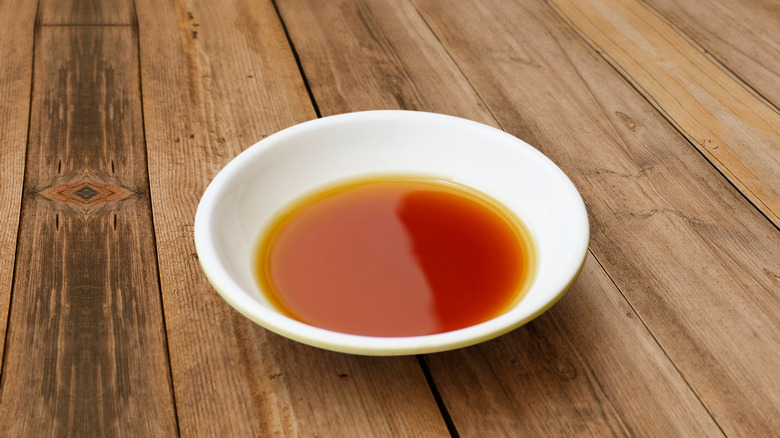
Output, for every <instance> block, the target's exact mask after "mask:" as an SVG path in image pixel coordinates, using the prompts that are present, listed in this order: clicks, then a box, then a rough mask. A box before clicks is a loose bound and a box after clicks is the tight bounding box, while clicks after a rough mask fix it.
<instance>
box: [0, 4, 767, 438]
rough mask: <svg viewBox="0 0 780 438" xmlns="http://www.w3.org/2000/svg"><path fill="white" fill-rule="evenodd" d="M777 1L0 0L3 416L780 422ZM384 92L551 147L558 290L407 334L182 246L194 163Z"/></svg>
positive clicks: (42, 422) (687, 425)
mask: <svg viewBox="0 0 780 438" xmlns="http://www.w3.org/2000/svg"><path fill="white" fill-rule="evenodd" d="M779 23H780V6H779V5H778V3H777V1H776V0H750V1H744V2H736V1H727V0H688V1H685V2H678V1H677V0H515V1H503V0H473V1H446V0H365V1H361V0H340V1H306V0H275V1H269V0H219V1H216V0H215V1H207V0H200V1H186V0H159V1H152V0H136V1H135V3H133V2H132V1H130V0H124V1H119V0H104V1H101V0H80V1H76V0H71V1H68V0H40V1H39V2H38V1H34V0H32V1H27V0H0V169H2V172H0V187H1V188H2V191H1V192H0V220H1V222H0V248H2V249H1V250H0V315H2V316H1V317H0V340H3V342H2V343H0V348H1V349H2V382H1V384H2V386H1V389H2V393H1V398H0V435H2V436H14V437H16V436H49V435H57V436H59V435H76V436H120V435H122V436H125V435H127V436H141V437H150V436H174V435H182V436H219V437H225V436H236V437H247V436H271V435H281V436H303V437H310V436H320V437H326V436H328V437H331V436H332V437H345V436H355V437H373V436H377V437H381V436H387V437H395V436H425V437H428V436H448V435H453V436H457V435H460V436H464V437H466V436H469V437H496V436H532V437H536V436H574V435H592V436H599V437H600V436H607V435H638V436H658V437H660V436H686V435H687V436H719V435H729V436H745V437H758V436H778V435H779V434H780V232H779V231H778V226H780V111H779V110H778V106H780V36H778V35H780V32H779V31H780V26H779V25H778V24H779ZM397 108H402V109H408V110H423V111H432V112H440V113H445V114H452V115H456V116H460V117H465V118H469V119H473V120H476V121H479V122H482V123H486V124H488V125H492V126H497V127H500V128H501V129H503V130H505V131H507V132H509V133H511V134H513V135H516V136H517V137H519V138H521V139H523V140H525V141H527V142H528V143H530V144H532V145H533V146H534V147H537V148H538V149H539V150H541V151H542V152H544V153H545V154H546V155H548V156H549V157H550V158H551V159H552V160H553V161H555V162H556V163H557V164H558V165H559V166H560V167H561V168H563V169H564V171H566V172H567V174H568V175H569V176H570V178H571V179H572V180H573V181H574V183H575V184H576V186H577V187H578V189H579V190H580V192H581V193H582V195H583V198H584V199H585V202H586V204H587V207H588V210H589V216H590V221H591V246H590V252H589V255H588V258H587V261H586V263H585V268H584V271H583V272H582V275H581V276H580V278H579V280H578V281H577V282H576V284H575V285H574V287H573V288H572V289H571V290H570V291H569V293H568V294H567V295H566V296H565V297H564V299H563V300H561V301H560V302H559V303H558V304H557V305H556V306H555V307H553V308H552V309H551V310H550V311H548V312H547V313H545V314H544V315H542V316H540V317H539V318H537V319H536V320H534V321H533V322H531V323H530V324H527V325H526V326H524V327H521V328H520V329H518V330H515V331H513V332H511V333H510V334H507V335H505V336H502V337H500V338H498V339H495V340H493V341H489V342H486V343H484V344H481V345H478V346H474V347H470V348H465V349H461V350H456V351H451V352H446V353H438V354H431V355H425V356H418V357H414V356H410V357H389V358H378V357H360V356H351V355H345V354H339V353H332V352H328V351H323V350H319V349H316V348H312V347H308V346H305V345H300V344H298V343H295V342H292V341H289V340H287V339H285V338H282V337H280V336H277V335H275V334H273V333H270V332H268V331H266V330H264V329H262V328H260V327H259V326H257V325H255V324H253V323H251V322H250V321H249V320H247V319H245V318H244V317H242V316H240V315H239V314H238V313H237V312H236V311H234V310H233V309H232V308H230V307H229V306H228V305H227V304H226V303H225V302H224V301H223V300H222V299H221V298H220V297H219V296H218V295H217V294H216V293H215V292H214V290H213V289H212V288H211V287H210V285H209V283H208V282H207V280H206V278H205V277H204V275H203V273H202V271H201V269H200V266H199V264H198V260H197V255H196V252H195V247H194V243H193V238H192V224H193V217H194V213H195V209H196V206H197V204H198V200H199V197H200V195H201V193H202V192H203V190H204V189H205V187H206V186H207V184H208V183H209V181H210V180H211V179H212V178H213V177H214V175H215V174H216V173H217V172H218V171H219V169H220V168H221V167H222V166H224V165H225V164H226V163H227V162H228V161H229V160H230V159H231V158H232V157H234V156H235V155H236V154H238V153H239V152H240V151H241V150H242V149H244V148H246V147H248V146H250V145H251V144H253V143H255V142H256V141H258V140H260V139H262V138H264V137H266V136H268V135H270V134H271V133H273V132H276V131H278V130H280V129H283V128H285V127H288V126H291V125H294V124H296V123H299V122H303V121H305V120H308V119H313V118H315V117H320V116H327V115H332V114H338V113H343V112H349V111H360V110H370V109H397ZM367 146H368V147H370V145H367Z"/></svg>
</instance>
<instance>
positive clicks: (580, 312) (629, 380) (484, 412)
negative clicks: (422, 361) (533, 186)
mask: <svg viewBox="0 0 780 438" xmlns="http://www.w3.org/2000/svg"><path fill="white" fill-rule="evenodd" d="M426 360H427V362H428V364H429V366H430V369H431V371H432V373H433V374H434V376H435V380H436V384H437V386H438V387H439V388H440V392H441V395H442V398H443V399H444V400H445V402H446V404H447V408H448V409H449V411H450V413H451V414H452V416H453V420H454V422H455V425H456V426H457V428H458V432H459V433H460V435H461V436H464V437H482V436H597V437H598V436H720V435H722V433H721V431H720V430H719V429H718V427H717V425H716V424H715V422H714V421H713V420H712V418H710V416H709V414H708V413H707V411H706V410H705V409H704V407H703V406H702V405H701V403H700V401H699V400H698V399H697V398H696V397H695V396H694V395H693V393H692V392H691V390H690V388H689V387H688V386H687V385H686V383H685V381H684V380H683V379H682V377H681V376H680V375H679V373H678V371H677V370H676V369H675V367H674V365H673V364H672V363H671V362H669V360H668V358H667V357H666V355H665V354H664V351H663V349H662V348H661V347H659V345H658V344H657V343H656V341H655V339H654V338H653V336H652V335H651V334H650V332H648V331H647V328H646V327H645V326H644V324H643V323H642V320H641V319H640V318H638V317H637V315H636V313H635V312H634V309H632V308H631V305H630V304H629V303H627V302H626V300H625V298H624V297H623V296H622V295H621V294H620V291H619V290H617V288H616V287H615V286H614V285H613V284H611V282H610V279H609V277H608V276H607V275H606V273H605V272H604V270H603V268H602V267H601V266H600V265H599V264H598V262H597V261H596V260H595V259H594V258H593V257H592V256H590V257H588V259H587V261H586V263H585V267H584V269H583V272H582V274H581V275H580V278H579V279H578V280H577V282H576V283H575V285H574V286H573V287H572V289H571V290H570V291H569V292H568V293H567V295H566V296H565V297H564V298H563V299H562V300H561V301H560V302H558V303H557V304H556V305H555V306H554V307H553V308H552V309H550V310H549V311H548V312H547V313H545V314H544V315H542V316H540V317H539V318H537V319H536V320H534V321H533V322H531V323H530V324H527V325H525V326H523V327H521V328H519V329H517V330H515V331H513V332H511V333H509V334H507V335H505V336H502V337H500V338H498V339H495V340H493V341H490V342H487V343H484V344H480V345H478V346H474V347H470V348H467V349H461V350H455V351H452V352H447V353H440V354H434V355H429V356H427V357H426ZM463 382H469V385H468V386H464V385H463ZM474 406H479V409H478V410H475V409H474Z"/></svg>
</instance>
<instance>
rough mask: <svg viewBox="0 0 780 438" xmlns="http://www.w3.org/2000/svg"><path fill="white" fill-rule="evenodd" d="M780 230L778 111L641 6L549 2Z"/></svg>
mask: <svg viewBox="0 0 780 438" xmlns="http://www.w3.org/2000/svg"><path fill="white" fill-rule="evenodd" d="M548 2H549V4H550V5H551V7H553V8H554V9H555V11H556V12H557V13H558V14H559V15H561V17H562V18H563V19H564V20H566V22H567V23H569V25H570V26H572V27H573V28H574V29H575V30H576V31H577V32H578V34H579V35H580V36H581V37H582V38H584V39H585V40H586V41H588V43H589V44H590V45H591V46H593V47H594V48H595V49H596V50H597V51H598V52H599V53H601V54H602V56H604V58H605V59H606V60H607V61H608V62H609V63H610V64H611V65H612V66H613V67H614V68H615V69H617V70H618V71H619V72H620V73H621V75H623V77H625V78H626V80H628V81H629V82H630V83H631V84H632V85H634V86H635V87H636V88H637V90H639V91H640V92H641V93H642V94H643V95H644V96H645V97H646V98H647V99H648V101H650V102H652V104H653V106H655V107H656V109H658V111H659V112H661V113H662V114H664V116H665V117H666V118H667V119H668V120H669V122H670V123H672V124H673V125H674V126H675V127H677V129H678V130H679V131H680V132H681V133H682V134H683V135H685V137H686V138H687V139H688V140H689V141H690V142H691V144H693V145H694V146H695V147H696V148H697V149H698V150H699V151H700V152H701V153H702V154H704V155H705V156H706V157H707V158H708V159H709V160H710V162H712V164H713V165H715V166H716V167H717V168H718V169H719V170H720V171H721V172H722V173H723V174H724V175H726V177H727V178H728V179H729V180H730V181H731V182H732V184H734V186H735V187H737V188H738V189H739V190H740V191H741V192H742V193H743V194H745V196H747V197H748V199H750V200H751V202H753V203H754V204H755V205H756V207H758V208H759V209H760V210H761V211H762V212H763V213H764V214H765V215H766V216H767V217H768V218H769V219H770V220H771V221H773V222H774V224H775V226H777V227H780V111H779V110H778V109H777V108H774V107H773V106H772V105H771V104H770V103H769V102H767V101H766V100H764V99H763V98H761V97H760V96H758V95H756V94H755V93H753V92H752V90H750V88H749V87H748V86H747V85H746V84H744V83H742V82H741V81H740V80H739V79H738V78H736V77H735V76H734V75H733V74H731V72H729V71H728V70H727V69H726V68H725V67H723V66H722V65H721V64H720V63H719V62H717V61H716V60H714V59H713V58H712V57H708V56H706V54H705V53H703V52H704V50H703V49H702V48H701V46H698V45H697V44H695V43H693V42H692V41H691V40H690V39H689V38H688V37H687V36H686V35H684V34H682V33H680V32H678V30H677V29H676V28H674V27H673V26H672V25H671V24H670V23H669V22H668V21H666V20H664V18H663V17H661V16H660V15H658V13H657V12H656V11H654V10H653V9H651V8H649V7H648V6H647V5H646V4H645V3H642V2H641V1H639V0H588V1H584V2H573V1H570V0H548Z"/></svg>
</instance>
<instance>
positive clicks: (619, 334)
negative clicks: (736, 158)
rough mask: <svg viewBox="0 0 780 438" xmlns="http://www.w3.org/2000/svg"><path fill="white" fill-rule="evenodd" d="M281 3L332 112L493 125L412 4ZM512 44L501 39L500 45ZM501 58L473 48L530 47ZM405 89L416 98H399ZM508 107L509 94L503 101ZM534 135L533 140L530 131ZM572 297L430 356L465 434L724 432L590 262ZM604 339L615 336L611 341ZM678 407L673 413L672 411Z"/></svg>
mask: <svg viewBox="0 0 780 438" xmlns="http://www.w3.org/2000/svg"><path fill="white" fill-rule="evenodd" d="M278 4H279V8H280V11H281V13H282V18H283V19H284V21H285V24H286V26H287V27H288V29H289V31H290V34H291V37H292V40H293V43H294V45H295V48H296V50H297V51H298V54H299V56H300V59H301V62H302V64H303V67H304V70H305V71H306V74H307V79H308V81H309V83H310V84H311V86H312V90H313V93H314V96H315V98H316V100H317V103H318V105H319V108H320V110H321V111H322V112H323V113H324V114H327V113H330V112H334V111H350V110H353V109H377V108H388V107H389V108H406V107H404V106H403V105H404V104H407V103H409V104H410V105H413V108H416V109H423V110H433V109H435V110H440V109H441V108H442V106H441V104H440V103H439V102H441V101H446V105H448V106H447V107H446V108H447V110H448V111H451V112H452V113H454V114H455V115H459V116H462V117H467V118H472V119H476V120H480V121H487V122H488V123H489V124H492V125H494V126H495V125H496V122H495V121H494V120H492V119H491V116H490V114H489V113H488V112H487V111H486V109H485V107H484V106H483V105H482V104H481V100H480V98H479V96H477V95H476V93H475V92H474V90H473V88H472V86H471V84H469V82H468V81H466V80H465V78H464V77H463V76H462V75H461V74H459V73H458V68H457V67H456V66H455V65H454V64H453V63H452V61H451V59H450V58H449V55H448V54H447V52H446V51H444V50H443V48H442V47H441V45H440V44H439V42H438V41H437V39H436V37H435V36H434V35H432V34H431V33H430V32H429V31H428V28H427V25H426V23H425V22H424V21H423V20H421V18H420V16H419V14H418V13H417V12H416V11H415V10H414V8H413V7H412V6H411V5H409V4H406V5H405V6H404V5H402V4H398V3H396V2H390V1H386V2H380V1H374V2H371V3H370V4H368V3H364V2H360V1H341V2H328V3H325V2H319V3H314V4H313V3H310V2H305V1H303V0H298V1H295V0H285V1H279V2H278ZM444 7H445V8H449V7H452V5H451V4H450V5H447V6H444ZM469 14H470V13H469V12H466V15H464V17H468V16H469ZM479 26H486V23H484V22H483V23H479ZM341 29H349V32H348V33H347V32H342V31H341ZM453 29H456V28H453ZM470 31H471V32H476V29H470ZM475 34H476V33H473V34H469V33H467V34H464V35H463V37H464V38H469V39H470V38H473V36H472V35H475ZM369 35H370V37H369ZM504 41H505V38H503V37H502V38H501V39H499V40H498V42H497V44H501V43H502V42H504ZM366 54H370V55H366ZM495 55H496V57H495V58H487V57H486V54H485V53H480V54H473V56H474V58H473V59H474V62H477V63H479V62H483V63H485V64H484V68H486V69H488V70H490V69H492V68H495V66H494V65H493V64H494V63H496V62H513V61H511V60H509V59H508V58H511V57H514V56H518V57H522V56H523V53H522V51H521V49H520V46H517V45H511V46H505V47H503V48H502V52H501V53H500V54H498V53H496V54H495ZM517 61H519V62H522V61H523V59H522V58H519V59H517ZM398 71H403V72H404V76H403V79H402V80H398V81H397V84H396V85H395V88H385V87H384V84H386V77H388V76H391V77H392V75H393V74H394V73H395V72H398ZM420 78H424V79H420ZM336 84H350V86H349V87H346V86H339V85H336ZM512 84H514V86H516V84H517V82H513V83H512ZM355 90H357V91H355ZM399 95H402V96H414V99H411V98H405V99H398V98H397V96H399ZM442 96H446V98H443V97H442ZM488 96H490V97H491V98H492V97H494V96H495V95H494V94H489V95H488ZM635 99H636V97H635ZM511 102H512V98H511V97H510V98H508V99H507V105H509V104H511ZM407 109H408V108H407ZM526 133H527V134H529V136H527V137H533V131H527V132H526ZM570 293H571V294H572V295H574V296H573V297H571V298H565V299H564V301H563V302H562V303H559V304H558V305H557V306H559V307H560V308H558V307H556V308H554V310H553V311H551V313H550V314H549V315H546V316H544V317H542V318H540V319H539V320H538V321H536V322H534V323H532V324H530V325H528V326H527V327H524V328H522V329H520V330H517V331H516V332H513V333H512V334H510V335H507V336H504V337H502V338H500V339H498V340H495V341H493V342H490V343H487V344H485V345H483V346H477V347H472V348H469V349H464V350H459V351H455V352H451V353H442V354H435V355H430V356H427V357H426V361H427V362H428V363H429V364H430V367H431V372H432V373H433V376H434V378H435V380H436V382H437V384H438V387H439V388H440V390H441V393H442V396H443V399H444V403H445V404H446V406H447V408H448V409H449V411H450V413H451V414H452V418H453V421H454V424H455V426H456V428H457V430H458V432H459V433H460V434H461V435H462V436H508V435H510V436H511V435H517V434H526V435H529V436H541V435H544V436H550V435H558V436H566V435H570V434H572V433H574V432H579V433H584V432H590V433H591V434H592V435H594V436H602V435H606V434H609V433H615V434H619V433H627V431H631V430H633V431H645V433H648V434H652V432H656V433H657V434H658V435H662V434H663V433H670V434H685V433H687V434H696V433H705V434H710V435H712V434H717V433H718V430H717V428H716V427H715V425H714V422H713V421H712V420H711V418H710V417H709V415H708V413H707V412H706V410H705V409H704V408H703V407H702V406H701V404H700V403H699V401H698V400H697V398H696V396H695V394H693V393H692V392H691V391H690V389H689V388H688V386H687V384H686V383H685V381H684V380H683V379H682V377H681V376H680V375H679V374H678V373H677V371H676V369H675V368H674V366H673V364H672V363H670V362H669V360H668V359H667V357H666V356H665V354H664V352H663V350H662V349H660V348H659V347H658V345H657V344H656V343H655V340H654V339H653V337H652V336H651V335H650V333H649V332H648V331H647V330H646V329H645V327H644V325H643V324H642V322H641V320H639V318H637V317H636V315H635V314H634V312H633V310H632V309H631V308H630V305H628V303H626V301H625V300H624V299H622V297H621V296H620V292H619V291H618V290H616V288H615V286H614V284H613V283H612V282H611V281H610V279H609V277H608V276H607V275H606V274H605V273H604V271H603V270H601V268H600V267H599V266H598V264H597V263H595V262H594V259H593V258H589V259H588V263H587V264H586V268H585V270H584V273H583V274H582V278H581V279H580V280H579V282H578V283H577V285H576V286H575V288H574V290H573V291H572V292H570ZM605 338H609V339H610V342H609V343H606V344H605V343H604V339H605ZM521 367H522V370H521ZM518 373H521V374H518ZM637 394H642V397H637ZM670 405H673V406H675V409H674V410H670V409H668V406H670Z"/></svg>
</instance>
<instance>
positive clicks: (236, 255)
mask: <svg viewBox="0 0 780 438" xmlns="http://www.w3.org/2000/svg"><path fill="white" fill-rule="evenodd" d="M382 174H392V175H399V174H410V175H424V176H431V177H435V178H439V179H444V180H449V181H452V182H455V183H459V184H462V185H466V186H469V187H472V188H474V189H477V190H479V191H482V192H483V193H486V194H488V195H490V196H492V197H493V198H494V199H496V200H498V201H500V202H501V203H503V204H504V205H505V206H506V207H508V208H509V209H510V210H511V211H513V212H514V213H515V214H516V215H517V216H518V217H519V218H520V219H521V220H522V221H523V222H524V223H525V225H526V226H527V227H528V229H529V231H530V232H531V236H532V239H533V241H534V246H535V251H536V257H537V260H536V273H535V277H534V280H533V283H532V284H531V286H530V287H529V289H528V291H527V292H526V294H525V297H524V298H523V299H522V300H520V301H519V303H517V304H516V305H515V306H514V307H513V308H511V309H510V310H509V311H507V312H506V313H504V314H502V315H499V316H497V317H495V318H493V319H491V320H489V321H486V322H484V323H481V324H477V325H474V326H471V327H467V328H464V329H460V330H456V331H452V332H447V333H440V334H434V335H424V336H410V337H371V336H359V335H351V334H345V333H339V332H334V331H330V330H325V329H322V328H318V327H314V326H311V325H308V324H304V323H302V322H299V321H296V320H294V319H291V318H289V317H287V316H285V315H283V314H282V313H280V312H279V311H278V310H277V309H276V308H275V307H274V306H273V305H271V304H270V302H269V301H268V299H266V297H265V295H264V293H263V292H262V291H261V290H260V286H259V284H258V282H257V281H256V279H255V274H254V263H253V261H254V257H255V254H256V249H257V245H258V242H259V238H260V236H261V233H262V231H263V230H264V229H265V228H266V227H267V226H268V225H269V221H271V220H272V219H273V218H274V216H275V215H276V214H277V213H278V212H279V211H280V210H281V209H283V208H284V207H285V206H286V205H287V204H289V203H290V202H291V201H293V200H295V199H297V198H299V197H301V196H304V195H305V194H307V193H310V192H312V191H316V190H317V189H318V188H320V187H322V186H327V185H331V184H333V183H336V182H339V181H343V180H351V179H355V178H359V177H366V176H374V175H382ZM588 236H589V230H588V218H587V214H586V211H585V204H584V203H583V201H582V198H581V197H580V195H579V193H578V192H577V190H576V188H575V187H574V185H573V184H572V183H571V181H570V180H569V179H568V178H567V177H566V175H564V173H563V172H562V171H561V170H560V169H559V168H558V167H557V166H556V165H555V164H553V162H552V161H550V160H549V159H548V158H547V157H545V156H544V155H542V154H541V153H540V152H538V151H537V150H536V149H534V148H533V147H531V146H529V145H528V144H526V143H525V142H523V141H521V140H519V139H517V138H515V137H513V136H511V135H509V134H507V133H505V132H503V131H500V130H498V129H495V128H492V127H489V126H486V125H482V124H480V123H476V122H472V121H469V120H465V119H460V118H457V117H451V116H445V115H440V114H431V113H423V112H414V111H368V112H358V113H350V114H341V115H337V116H332V117H325V118H321V119H317V120H312V121H310V122H306V123H302V124H300V125H296V126H293V127H291V128H288V129H285V130H283V131H281V132H279V133H276V134H274V135H272V136H270V137H268V138H266V139H264V140H262V141H260V142H258V143H257V144H255V145H254V146H252V147H250V148H249V149H247V150H246V151H244V152H243V153H241V154H240V155H239V156H237V157H236V158H235V159H234V160H233V161H231V162H230V163H229V164H228V165H227V166H225V168H224V169H223V170H222V171H221V172H220V173H219V174H218V175H217V176H216V177H215V178H214V180H213V181H212V182H211V184H210V185H209V187H208V189H206V192H205V193H204V194H203V198H202V199H201V201H200V205H199V206H198V211H197V214H196V216H195V244H196V246H197V251H198V257H199V259H200V263H201V265H202V266H203V270H204V271H205V273H206V275H207V277H208V278H209V280H210V281H211V283H212V284H213V285H214V288H215V289H216V290H217V291H218V292H219V293H220V294H221V295H222V297H223V298H224V299H225V300H226V301H227V302H228V303H230V305H232V306H233V307H235V308H236V309H237V310H238V311H239V312H241V313H242V314H244V315H245V316H246V317H247V318H249V319H251V320H252V321H254V322H256V323H258V324H260V325H261V326H263V327H265V328H267V329H269V330H272V331H274V332H276V333H279V334H281V335H283V336H286V337H288V338H291V339H294V340H296V341H300V342H303V343H306V344H309V345H314V346H317V347H321V348H325V349H329V350H335V351H341V352H346V353H354V354H366V355H401V354H418V353H430V352H435V351H442V350H449V349H453V348H458V347H463V346H467V345H472V344H475V343H478V342H482V341H485V340H487V339H490V338H493V337H496V336H498V335H501V334H503V333H506V332H508V331H510V330H512V329H514V328H516V327H519V326H520V325H522V324H524V323H526V322H528V321H530V320H531V319H533V318H535V317H536V316H538V315H540V314H541V313H542V312H544V311H545V310H547V309H548V308H549V307H550V306H552V305H553V304H554V303H555V302H556V301H557V300H558V299H560V298H561V296H563V294H564V293H565V292H566V290H568V288H569V287H570V286H571V285H572V283H573V282H574V280H575V279H576V277H577V275H578V274H579V272H580V270H581V269H582V265H583V263H584V261H585V255H586V253H587V248H588Z"/></svg>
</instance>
